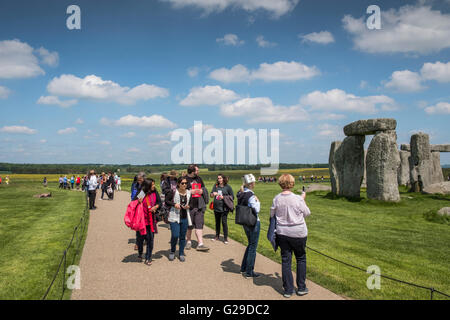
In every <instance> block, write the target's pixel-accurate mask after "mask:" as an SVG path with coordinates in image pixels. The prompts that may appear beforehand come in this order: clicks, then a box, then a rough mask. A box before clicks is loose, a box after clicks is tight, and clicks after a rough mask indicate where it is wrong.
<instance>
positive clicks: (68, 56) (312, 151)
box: [0, 0, 450, 164]
mask: <svg viewBox="0 0 450 320" xmlns="http://www.w3.org/2000/svg"><path fill="white" fill-rule="evenodd" d="M208 3H209V5H207V4H208ZM407 3H408V5H407ZM72 4H76V5H78V6H79V7H80V8H81V30H69V29H68V28H67V27H66V19H67V18H68V17H69V14H66V9H67V7H68V6H69V5H72ZM216 4H221V5H222V6H219V5H216ZM371 4H377V5H378V6H379V7H380V9H381V24H382V25H381V27H382V29H381V30H369V29H367V27H366V19H367V17H368V16H369V15H368V14H366V9H367V7H368V6H369V5H371ZM449 58H450V1H447V0H440V1H439V0H435V1H418V2H414V1H409V2H405V1H361V0H354V1H351V0H348V1H311V0H309V1H308V0H300V1H297V0H279V1H273V2H270V1H269V2H267V1H255V0H223V1H218V0H212V1H210V2H207V1H201V0H189V1H181V0H165V1H162V0H161V1H158V0H154V1H150V0H147V1H143V0H132V1H111V0H109V1H2V3H1V4H0V109H1V110H2V117H1V118H0V161H1V162H20V163H22V162H27V163H87V162H91V163H93V162H95V163H132V164H145V163H170V162H171V160H170V150H171V148H172V146H173V145H174V144H173V143H171V142H170V132H171V131H172V130H174V129H176V128H186V129H188V128H191V127H192V126H193V124H194V121H196V120H197V121H202V122H203V124H204V125H206V126H207V127H214V128H218V129H226V128H229V129H233V128H242V129H248V128H267V129H274V128H278V129H280V133H281V137H280V161H281V162H296V163H313V162H327V161H328V151H329V146H330V143H331V141H334V140H341V139H343V132H342V127H343V126H344V125H345V124H347V123H350V122H352V121H355V120H358V119H369V118H383V117H389V118H391V117H392V118H395V119H396V120H397V134H398V143H399V144H400V143H408V142H409V137H410V135H411V134H412V133H413V132H416V131H419V130H421V131H424V132H427V133H429V134H430V138H431V143H433V144H438V143H450V139H449V125H448V123H449V120H450V94H449V92H450V90H449V88H450V62H449V61H450V59H449ZM366 140H367V143H368V142H369V141H370V137H367V139H366ZM441 163H442V164H448V163H450V155H449V154H442V155H441Z"/></svg>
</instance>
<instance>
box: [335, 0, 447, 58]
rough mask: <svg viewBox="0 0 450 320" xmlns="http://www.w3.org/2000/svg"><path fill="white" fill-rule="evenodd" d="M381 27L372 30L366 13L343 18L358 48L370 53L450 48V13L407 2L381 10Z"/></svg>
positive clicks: (430, 50)
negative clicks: (358, 16) (400, 5)
mask: <svg viewBox="0 0 450 320" xmlns="http://www.w3.org/2000/svg"><path fill="white" fill-rule="evenodd" d="M381 19H382V20H381V29H380V30H369V29H368V28H367V26H366V16H362V17H360V18H354V17H352V16H350V15H346V16H344V18H343V19H342V22H343V25H344V29H345V30H346V31H348V32H349V33H350V34H351V35H352V37H353V43H354V46H355V48H356V49H358V50H361V51H364V52H369V53H413V54H429V53H433V52H439V51H440V50H442V49H445V48H449V47H450V14H444V13H442V12H441V11H439V10H433V9H431V7H429V6H423V5H414V6H412V5H406V6H403V7H400V8H399V9H389V10H385V11H382V13H381Z"/></svg>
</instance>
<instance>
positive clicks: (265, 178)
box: [258, 176, 277, 183]
mask: <svg viewBox="0 0 450 320" xmlns="http://www.w3.org/2000/svg"><path fill="white" fill-rule="evenodd" d="M258 182H264V183H266V182H277V177H261V176H260V177H258Z"/></svg>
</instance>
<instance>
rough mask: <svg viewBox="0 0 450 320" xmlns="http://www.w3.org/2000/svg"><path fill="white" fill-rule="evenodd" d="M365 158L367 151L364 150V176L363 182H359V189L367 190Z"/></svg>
mask: <svg viewBox="0 0 450 320" xmlns="http://www.w3.org/2000/svg"><path fill="white" fill-rule="evenodd" d="M366 157H367V149H365V150H364V175H363V180H362V182H361V187H362V188H367V170H366V168H367V166H366Z"/></svg>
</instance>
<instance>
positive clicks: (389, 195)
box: [366, 131, 400, 201]
mask: <svg viewBox="0 0 450 320" xmlns="http://www.w3.org/2000/svg"><path fill="white" fill-rule="evenodd" d="M366 164H367V169H366V170H367V197H368V198H369V199H376V200H382V201H400V194H399V192H398V180H397V171H398V167H399V165H400V156H399V152H398V146H397V135H396V133H395V131H387V132H379V133H377V134H376V135H375V136H374V137H373V139H372V141H371V142H370V145H369V149H368V151H367V159H366Z"/></svg>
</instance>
